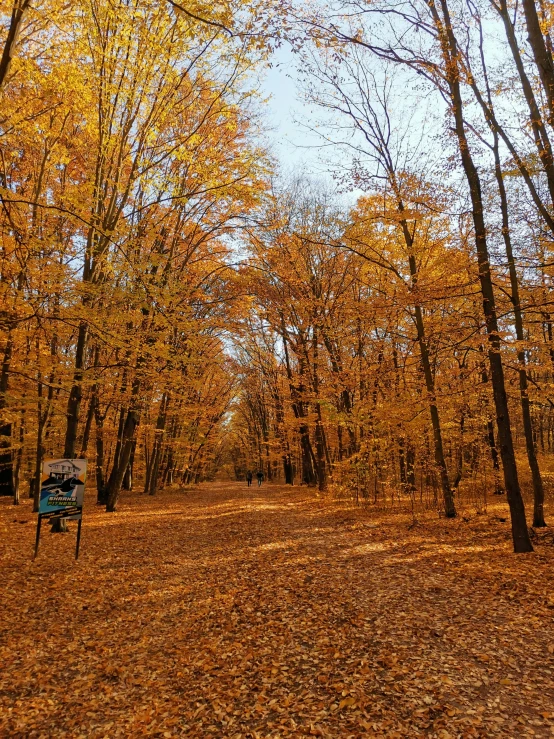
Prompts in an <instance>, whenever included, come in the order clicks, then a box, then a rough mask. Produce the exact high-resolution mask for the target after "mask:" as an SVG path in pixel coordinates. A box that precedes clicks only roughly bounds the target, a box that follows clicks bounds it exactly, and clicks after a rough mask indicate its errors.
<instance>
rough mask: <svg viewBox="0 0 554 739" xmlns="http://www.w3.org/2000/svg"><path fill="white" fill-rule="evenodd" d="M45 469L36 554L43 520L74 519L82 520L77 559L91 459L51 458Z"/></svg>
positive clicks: (41, 490)
mask: <svg viewBox="0 0 554 739" xmlns="http://www.w3.org/2000/svg"><path fill="white" fill-rule="evenodd" d="M42 470H43V475H42V480H41V484H40V501H39V509H38V521H37V535H36V540H35V554H34V557H36V556H37V552H38V545H39V540H40V526H41V523H42V519H43V518H48V519H56V518H65V519H69V518H70V519H77V520H78V521H79V523H78V526H77V543H76V545H75V559H77V557H78V556H79V544H80V542H81V524H82V520H83V499H84V495H85V482H86V478H87V461H86V459H47V460H46V461H45V462H44V464H43V466H42ZM34 557H33V559H34Z"/></svg>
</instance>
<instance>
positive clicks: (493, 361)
mask: <svg viewBox="0 0 554 739" xmlns="http://www.w3.org/2000/svg"><path fill="white" fill-rule="evenodd" d="M440 3H441V8H442V12H443V17H444V25H443V23H442V21H441V19H440V17H439V14H438V12H437V10H436V7H435V4H434V0H430V1H429V8H430V10H431V13H432V15H433V19H434V21H435V25H436V27H437V31H438V34H439V40H440V43H441V48H442V52H443V57H444V61H445V66H446V70H447V82H448V86H449V89H450V95H451V103H452V113H453V116H454V121H455V127H456V136H457V139H458V147H459V151H460V157H461V160H462V166H463V169H464V173H465V176H466V179H467V182H468V185H469V192H470V197H471V205H472V216H473V224H474V228H475V245H476V250H477V261H478V264H479V281H480V285H481V293H482V295H483V312H484V315H485V324H486V328H487V334H488V338H489V352H488V355H489V363H490V368H491V380H492V387H493V394H494V403H495V408H496V419H497V426H498V437H499V441H500V456H501V458H502V464H503V467H504V482H505V486H506V493H507V497H508V504H509V506H510V517H511V524H512V539H513V543H514V551H515V552H532V551H533V545H532V544H531V540H530V538H529V531H528V529H527V521H526V518H525V506H524V503H523V498H522V496H521V489H520V486H519V479H518V474H517V466H516V460H515V453H514V445H513V438H512V429H511V425H510V414H509V410H508V397H507V394H506V386H505V382H504V368H503V366H502V357H501V354H500V336H499V333H498V321H497V317H496V304H495V298H494V290H493V283H492V275H491V270H490V258H489V251H488V245H487V231H486V226H485V219H484V215H483V199H482V195H481V181H480V179H479V174H478V172H477V169H476V167H475V164H474V162H473V158H472V156H471V151H470V148H469V142H468V140H467V137H466V133H465V122H464V116H463V102H462V95H461V91H460V70H459V66H458V49H457V43H456V40H455V37H454V33H453V30H452V22H451V19H450V14H449V10H448V5H447V2H446V0H440Z"/></svg>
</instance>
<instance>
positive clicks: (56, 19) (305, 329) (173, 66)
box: [0, 0, 554, 552]
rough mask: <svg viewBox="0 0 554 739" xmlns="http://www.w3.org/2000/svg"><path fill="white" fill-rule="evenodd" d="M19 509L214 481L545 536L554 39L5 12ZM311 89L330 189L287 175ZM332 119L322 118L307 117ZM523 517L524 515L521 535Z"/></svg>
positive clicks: (496, 11) (4, 194) (279, 9)
mask: <svg viewBox="0 0 554 739" xmlns="http://www.w3.org/2000/svg"><path fill="white" fill-rule="evenodd" d="M1 11H2V15H1V19H2V47H1V49H2V55H1V60H0V86H1V87H0V96H1V105H0V199H1V209H0V249H1V253H0V305H1V310H0V351H1V376H0V492H1V493H2V494H3V495H6V496H8V495H9V496H12V497H13V498H14V502H15V503H17V502H18V501H19V500H20V498H21V496H27V495H30V496H31V497H33V498H34V501H35V507H36V506H37V504H38V496H39V494H40V474H41V468H42V463H43V461H44V459H45V458H53V457H54V458H55V457H64V458H67V459H76V458H87V459H88V460H89V483H88V490H89V496H90V495H91V493H90V491H91V490H92V489H94V488H96V496H97V499H98V502H99V503H101V504H103V505H105V506H106V509H107V510H108V511H111V512H114V511H116V510H117V504H118V499H119V497H120V493H121V491H122V490H127V491H130V490H133V491H135V492H145V493H149V494H150V495H154V494H155V493H156V491H157V490H159V489H161V488H163V487H168V486H171V485H178V486H181V487H184V486H187V485H190V484H193V483H198V482H201V481H209V480H213V479H214V478H216V477H217V478H218V479H228V478H235V479H244V478H245V475H246V473H247V471H248V470H250V471H254V472H255V471H256V470H258V469H259V470H261V471H262V472H263V473H264V476H265V478H266V479H267V480H270V481H271V480H275V481H282V482H283V483H286V484H290V485H293V484H298V483H305V484H307V485H309V486H314V487H317V488H318V489H319V490H320V491H328V492H329V493H332V494H333V495H335V496H339V497H342V498H346V499H352V500H355V501H356V502H358V503H363V502H365V503H368V504H369V503H371V504H374V505H378V506H379V505H383V506H390V507H393V508H394V507H395V506H399V507H400V508H402V507H406V506H408V507H409V508H410V509H411V510H412V511H413V513H414V516H415V515H416V512H417V510H435V511H437V512H439V514H440V515H442V516H444V517H445V518H447V519H448V518H455V517H456V516H457V515H458V514H459V510H460V507H467V506H470V507H473V508H474V509H475V510H478V511H479V510H483V509H484V508H485V507H486V505H487V500H488V499H489V498H490V496H491V495H493V494H498V495H499V496H500V495H503V496H505V498H503V500H504V499H505V500H506V502H507V506H508V508H509V516H510V521H511V531H512V538H513V545H514V549H515V551H517V552H525V551H531V550H532V543H531V539H530V536H529V532H528V524H531V523H532V525H533V527H534V528H535V529H537V528H540V527H543V526H544V525H545V514H544V500H545V491H546V492H548V490H549V484H548V480H549V477H550V474H551V472H550V470H551V469H552V451H553V444H554V417H553V409H554V400H553V398H554V395H553V373H554V343H553V335H552V316H551V312H552V311H551V308H552V299H551V298H552V294H551V282H552V274H553V258H552V257H553V249H552V243H553V238H554V155H553V152H552V136H553V126H554V62H553V60H552V43H551V34H550V31H551V9H550V6H549V5H548V4H544V3H534V2H532V0H525V2H524V3H523V5H522V6H521V7H519V6H517V7H515V6H514V7H512V6H511V5H508V4H506V2H504V0H502V1H501V2H499V3H496V2H492V1H491V2H489V1H488V0H483V2H480V1H479V2H477V3H475V2H461V1H458V0H456V1H455V2H453V3H451V2H450V0H439V1H438V2H419V0H412V1H411V2H405V3H404V2H400V3H397V4H395V5H394V6H390V5H389V4H387V3H379V2H376V3H375V2H372V3H369V2H368V3H365V2H361V3H360V2H350V1H349V0H338V1H337V2H336V3H330V4H329V5H326V4H325V3H316V4H314V5H313V6H309V5H307V4H304V3H302V4H299V5H298V7H295V6H294V4H288V3H281V2H277V1H276V2H272V3H266V2H256V1H253V2H252V3H242V2H235V1H234V0H228V1H227V0H226V2H222V3H217V4H215V5H214V4H210V3H202V2H193V3H188V2H186V3H182V4H181V3H177V2H173V1H172V0H168V1H167V2H158V1H157V0H156V1H155V0H133V2H127V1H126V0H120V1H119V0H118V1H116V0H109V1H106V0H83V1H81V0H79V2H71V3H64V2H59V1H58V0H39V1H38V2H36V3H32V4H31V3H30V2H28V0H15V1H12V0H10V1H9V2H8V1H6V2H3V3H2V5H1ZM285 47H286V48H287V49H291V50H292V52H293V54H294V58H295V59H296V60H297V62H298V63H297V81H298V88H299V95H301V96H302V99H303V100H305V101H306V111H307V112H306V119H305V123H306V125H308V126H312V128H313V129H314V130H315V131H317V135H318V136H319V141H320V144H321V146H322V151H323V152H324V154H322V156H323V157H324V159H322V160H321V161H325V162H326V165H327V171H328V175H327V176H326V177H323V178H322V177H321V176H319V178H318V177H315V176H299V175H298V174H295V175H291V174H290V173H288V174H287V172H286V169H287V168H286V162H279V161H277V159H276V157H275V156H274V155H273V154H272V153H271V146H270V144H271V141H270V139H271V132H270V126H269V125H268V121H267V120H266V118H264V115H265V105H266V100H265V98H264V94H263V92H262V91H261V89H260V79H262V77H263V74H264V70H266V69H267V67H268V65H270V64H271V63H272V59H273V55H274V54H275V52H276V49H277V50H278V49H283V48H285ZM308 111H309V113H308ZM525 506H527V509H528V510H529V515H528V519H529V520H527V519H526V512H525Z"/></svg>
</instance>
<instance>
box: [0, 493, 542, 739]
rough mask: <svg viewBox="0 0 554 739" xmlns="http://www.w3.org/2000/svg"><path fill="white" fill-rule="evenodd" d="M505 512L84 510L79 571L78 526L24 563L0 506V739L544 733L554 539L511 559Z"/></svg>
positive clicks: (298, 499) (25, 552) (236, 505)
mask: <svg viewBox="0 0 554 739" xmlns="http://www.w3.org/2000/svg"><path fill="white" fill-rule="evenodd" d="M506 517H507V510H506V503H505V501H502V502H501V503H499V504H498V505H495V506H491V507H489V510H488V513H486V514H483V515H479V516H478V515H474V514H471V515H470V514H468V515H466V517H465V518H466V520H464V518H462V517H460V518H459V519H456V520H453V521H444V520H438V519H437V518H436V515H435V516H434V517H433V516H432V515H431V514H429V515H427V516H425V517H423V518H422V522H421V523H420V524H419V525H417V526H414V527H412V528H409V525H410V518H409V517H408V516H403V515H399V514H394V515H393V514H385V513H382V512H375V511H374V512H371V511H366V510H363V509H360V508H353V507H351V506H347V505H345V504H338V503H336V502H335V503H333V502H330V501H324V500H322V499H318V498H317V497H316V496H315V494H314V493H313V492H312V491H308V490H306V489H305V488H293V489H285V488H283V487H278V486H273V485H264V486H263V487H262V488H261V490H258V489H257V488H255V487H253V488H251V489H250V490H248V489H247V488H246V486H245V485H239V484H237V483H230V484H223V483H217V484H214V485H202V486H200V487H199V488H196V489H194V490H189V491H184V492H183V491H180V492H179V491H172V492H166V493H162V494H160V495H159V496H157V497H154V498H148V497H145V496H142V495H126V496H125V497H124V498H123V500H122V502H121V505H120V510H119V512H118V513H116V514H106V513H105V512H103V511H102V510H99V509H96V508H95V507H94V506H92V505H91V506H88V507H85V515H84V519H83V538H82V543H81V556H80V559H79V561H78V562H77V563H75V561H74V559H73V552H74V542H75V529H76V524H75V523H72V524H71V529H72V531H71V532H70V533H69V534H65V535H52V534H50V533H49V530H48V527H47V528H46V530H45V531H43V534H42V540H41V545H40V550H39V555H38V558H37V560H36V561H35V562H32V561H31V555H32V551H33V544H34V536H35V525H34V523H35V520H36V516H34V515H33V514H32V513H31V508H30V503H29V501H24V502H23V504H22V505H21V506H19V508H14V507H13V506H11V505H10V501H9V500H8V499H4V498H0V559H1V562H2V575H1V578H2V579H1V581H0V603H1V605H0V736H1V737H25V738H27V737H71V738H73V737H86V738H87V739H88V738H89V737H109V738H111V737H133V739H134V738H135V737H141V736H149V737H179V736H182V737H211V736H214V737H243V738H245V739H246V737H252V738H255V737H260V738H261V737H300V736H305V735H308V736H320V737H410V738H412V737H439V738H442V739H448V737H528V736H532V737H551V736H554V534H553V532H552V530H551V529H547V530H545V531H544V532H540V533H539V538H538V539H535V543H536V552H535V553H534V554H526V555H521V554H520V555H513V554H512V553H511V546H510V535H509V524H508V523H507V521H506V520H504V521H501V520H500V518H504V519H506ZM550 517H551V518H552V519H553V522H554V511H553V510H550ZM467 519H469V520H467Z"/></svg>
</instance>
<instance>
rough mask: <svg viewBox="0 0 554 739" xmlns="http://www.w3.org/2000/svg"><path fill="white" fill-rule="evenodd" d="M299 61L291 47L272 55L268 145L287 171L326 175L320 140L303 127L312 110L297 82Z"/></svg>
mask: <svg viewBox="0 0 554 739" xmlns="http://www.w3.org/2000/svg"><path fill="white" fill-rule="evenodd" d="M296 63H297V57H295V55H294V54H293V53H292V51H291V50H290V47H289V46H286V45H285V46H283V47H282V48H280V49H278V50H277V51H276V52H275V54H274V55H273V66H272V68H270V69H269V71H268V73H267V75H266V77H265V80H264V82H263V85H262V92H263V93H264V94H265V95H267V96H269V98H270V99H269V100H268V105H267V113H266V120H267V122H268V126H269V128H270V131H269V136H268V138H269V141H270V145H271V148H272V150H273V152H274V153H275V154H276V155H277V157H278V159H279V161H280V162H281V164H282V166H283V168H284V169H285V171H287V170H288V169H289V168H290V169H293V170H294V171H297V170H298V169H299V168H300V167H303V168H304V169H305V170H308V171H309V172H310V173H313V174H323V173H324V172H325V171H326V169H327V167H326V166H325V164H324V163H323V162H322V161H321V152H320V149H319V147H318V144H319V143H320V139H319V137H317V136H316V135H315V134H312V133H311V132H310V131H308V130H307V128H306V127H305V126H304V125H302V123H301V121H308V120H309V119H310V113H312V115H313V116H315V111H313V109H312V110H311V106H310V105H308V104H307V103H306V102H305V101H303V100H302V97H301V92H300V90H299V89H298V85H297V80H296V76H297V75H296Z"/></svg>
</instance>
